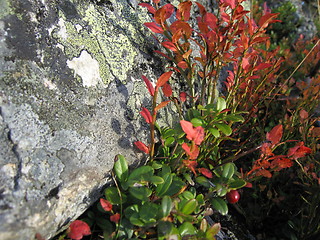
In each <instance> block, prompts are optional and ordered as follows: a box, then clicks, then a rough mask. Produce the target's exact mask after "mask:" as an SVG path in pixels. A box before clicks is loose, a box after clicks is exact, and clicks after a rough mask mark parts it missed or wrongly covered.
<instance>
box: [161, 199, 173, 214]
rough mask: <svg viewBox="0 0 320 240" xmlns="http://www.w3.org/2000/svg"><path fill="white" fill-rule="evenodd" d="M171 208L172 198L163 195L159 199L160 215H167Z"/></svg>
mask: <svg viewBox="0 0 320 240" xmlns="http://www.w3.org/2000/svg"><path fill="white" fill-rule="evenodd" d="M171 209H172V200H171V198H170V197H169V196H164V197H163V198H162V200H161V210H162V217H168V216H169V214H170V212H171Z"/></svg>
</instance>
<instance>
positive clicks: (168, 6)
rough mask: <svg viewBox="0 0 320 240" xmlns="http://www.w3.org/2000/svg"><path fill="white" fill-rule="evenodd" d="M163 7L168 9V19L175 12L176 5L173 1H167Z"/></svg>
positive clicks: (166, 16) (166, 15)
mask: <svg viewBox="0 0 320 240" xmlns="http://www.w3.org/2000/svg"><path fill="white" fill-rule="evenodd" d="M163 8H164V9H165V10H166V14H165V18H166V19H168V18H169V17H171V15H172V13H173V12H174V6H173V5H172V4H171V3H167V4H166V5H164V6H163Z"/></svg>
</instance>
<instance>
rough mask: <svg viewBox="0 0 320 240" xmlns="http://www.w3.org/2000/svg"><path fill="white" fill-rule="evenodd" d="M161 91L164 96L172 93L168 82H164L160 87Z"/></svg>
mask: <svg viewBox="0 0 320 240" xmlns="http://www.w3.org/2000/svg"><path fill="white" fill-rule="evenodd" d="M162 92H163V94H164V95H165V96H166V97H171V95H172V88H171V86H170V84H168V83H165V84H164V85H163V87H162Z"/></svg>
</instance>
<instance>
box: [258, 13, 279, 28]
mask: <svg viewBox="0 0 320 240" xmlns="http://www.w3.org/2000/svg"><path fill="white" fill-rule="evenodd" d="M279 14H280V13H267V14H265V15H263V16H262V17H261V18H260V20H259V26H260V27H261V28H266V27H267V26H268V25H269V23H273V22H280V20H274V19H275V18H276V17H277V16H278V15H279Z"/></svg>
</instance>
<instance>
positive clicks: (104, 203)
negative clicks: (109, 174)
mask: <svg viewBox="0 0 320 240" xmlns="http://www.w3.org/2000/svg"><path fill="white" fill-rule="evenodd" d="M100 204H101V207H102V208H103V210H105V211H106V212H110V211H111V210H112V204H111V203H110V202H109V201H108V200H106V199H103V198H100Z"/></svg>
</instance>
